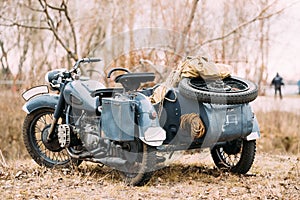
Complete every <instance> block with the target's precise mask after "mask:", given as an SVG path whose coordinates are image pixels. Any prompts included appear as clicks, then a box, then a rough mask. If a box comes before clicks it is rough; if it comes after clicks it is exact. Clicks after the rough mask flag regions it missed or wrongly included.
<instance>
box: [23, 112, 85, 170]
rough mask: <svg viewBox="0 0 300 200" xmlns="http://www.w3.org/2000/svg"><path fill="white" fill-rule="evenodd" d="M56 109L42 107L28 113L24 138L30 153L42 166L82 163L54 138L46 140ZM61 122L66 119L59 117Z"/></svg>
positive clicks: (63, 165)
mask: <svg viewBox="0 0 300 200" xmlns="http://www.w3.org/2000/svg"><path fill="white" fill-rule="evenodd" d="M53 113H54V109H50V108H41V109H38V110H36V111H34V112H32V113H30V114H28V115H27V116H26V118H25V120H24V123H23V140H24V144H25V147H26V149H27V151H28V153H29V155H30V156H31V157H32V158H33V160H34V161H35V162H36V163H37V164H39V165H40V166H46V167H48V168H53V167H69V166H71V165H76V166H78V165H80V163H81V162H82V161H81V160H75V159H72V158H71V157H70V156H69V155H68V153H67V152H66V150H65V149H63V148H61V147H60V145H59V143H58V140H56V139H55V138H54V140H53V141H51V142H46V138H47V134H48V131H47V130H48V129H49V128H50V125H51V122H52V120H53ZM59 122H60V123H63V122H64V119H59Z"/></svg>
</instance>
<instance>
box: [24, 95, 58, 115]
mask: <svg viewBox="0 0 300 200" xmlns="http://www.w3.org/2000/svg"><path fill="white" fill-rule="evenodd" d="M58 98H59V95H53V94H44V95H40V96H36V97H34V98H32V99H30V100H29V101H27V102H26V103H25V104H24V106H23V107H22V109H23V110H24V111H25V112H26V113H27V114H30V113H32V112H33V111H35V110H37V109H40V108H53V109H55V106H56V105H57V103H58Z"/></svg>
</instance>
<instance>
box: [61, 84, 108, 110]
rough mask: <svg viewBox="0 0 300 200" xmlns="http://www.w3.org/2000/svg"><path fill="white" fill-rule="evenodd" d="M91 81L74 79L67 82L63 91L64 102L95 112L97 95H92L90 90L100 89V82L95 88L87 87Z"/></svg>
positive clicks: (97, 101) (97, 100)
mask: <svg viewBox="0 0 300 200" xmlns="http://www.w3.org/2000/svg"><path fill="white" fill-rule="evenodd" d="M93 83H94V81H93ZM93 83H92V82H91V81H81V80H75V81H72V82H70V83H68V84H67V85H66V86H65V89H64V92H63V93H64V94H63V95H64V98H65V101H66V103H67V104H69V105H71V106H72V107H74V108H77V109H80V110H86V111H88V112H96V110H97V108H98V106H99V105H100V103H99V97H92V96H91V92H92V91H93V90H95V89H101V87H102V86H101V85H102V84H101V85H98V87H97V88H96V87H93V88H89V87H88V86H89V85H91V84H93ZM99 87H100V88H99ZM103 87H104V86H103Z"/></svg>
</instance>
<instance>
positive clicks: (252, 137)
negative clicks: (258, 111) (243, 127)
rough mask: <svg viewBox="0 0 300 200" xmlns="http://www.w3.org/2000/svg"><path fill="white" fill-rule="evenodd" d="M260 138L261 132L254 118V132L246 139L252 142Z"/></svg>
mask: <svg viewBox="0 0 300 200" xmlns="http://www.w3.org/2000/svg"><path fill="white" fill-rule="evenodd" d="M258 138H260V131H259V126H258V122H257V119H256V117H255V116H254V119H253V128H252V132H251V133H250V134H249V135H248V136H247V137H246V140H247V141H250V140H256V139H258Z"/></svg>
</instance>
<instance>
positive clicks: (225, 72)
mask: <svg viewBox="0 0 300 200" xmlns="http://www.w3.org/2000/svg"><path fill="white" fill-rule="evenodd" d="M230 74H231V66H230V65H226V64H220V63H214V62H210V61H208V59H207V58H205V57H203V56H199V57H187V59H186V60H185V61H184V62H183V63H182V64H180V65H179V66H178V67H177V69H176V70H173V72H172V73H171V74H170V76H169V77H168V78H167V80H166V82H164V83H162V84H161V85H160V86H159V87H157V88H156V89H155V90H154V92H153V94H152V95H151V96H150V97H149V100H150V101H151V103H152V104H157V103H159V102H161V101H163V100H164V98H165V94H166V93H167V91H168V90H169V89H170V88H172V87H176V86H177V85H178V83H179V81H180V80H181V79H182V78H196V77H201V78H203V79H204V80H217V79H224V78H226V77H228V76H230Z"/></svg>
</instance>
